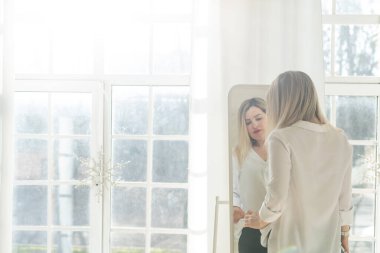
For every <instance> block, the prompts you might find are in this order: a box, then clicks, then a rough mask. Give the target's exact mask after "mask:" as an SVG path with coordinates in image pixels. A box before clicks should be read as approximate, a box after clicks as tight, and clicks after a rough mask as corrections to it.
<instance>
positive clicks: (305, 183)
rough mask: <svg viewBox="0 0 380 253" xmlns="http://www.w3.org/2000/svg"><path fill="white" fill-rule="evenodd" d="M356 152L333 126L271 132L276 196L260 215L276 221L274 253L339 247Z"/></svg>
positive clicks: (302, 123) (272, 241)
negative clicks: (352, 164) (353, 157)
mask: <svg viewBox="0 0 380 253" xmlns="http://www.w3.org/2000/svg"><path fill="white" fill-rule="evenodd" d="M351 153H352V149H351V146H350V145H349V143H348V141H347V138H346V137H345V136H344V134H343V133H342V132H341V131H339V130H337V129H335V128H334V127H332V126H331V125H329V124H324V125H319V124H315V123H311V122H307V121H299V122H297V123H295V124H293V125H292V126H290V127H286V128H283V129H279V130H276V131H274V132H273V133H272V135H271V136H270V138H269V167H270V170H271V171H272V172H273V173H276V178H277V179H275V180H273V178H271V175H270V176H269V177H270V178H269V180H270V183H269V191H270V192H269V194H270V195H271V199H270V201H269V202H266V206H265V208H264V211H263V210H262V213H261V215H262V217H263V219H264V220H265V219H267V220H268V221H270V220H271V219H273V221H275V222H273V224H272V232H271V234H270V237H269V247H268V250H269V252H279V251H280V250H283V249H284V248H291V247H293V248H296V249H298V252H302V253H303V252H306V253H320V252H324V253H329V252H331V253H333V252H334V253H335V252H338V251H339V248H340V245H339V241H340V227H341V220H340V219H342V218H343V219H349V218H348V217H345V216H349V213H350V212H349V210H350V208H351V203H350V201H349V199H350V196H351V190H350V189H349V188H350V184H351V159H352V158H351ZM347 189H349V190H348V191H347ZM265 210H267V212H265Z"/></svg>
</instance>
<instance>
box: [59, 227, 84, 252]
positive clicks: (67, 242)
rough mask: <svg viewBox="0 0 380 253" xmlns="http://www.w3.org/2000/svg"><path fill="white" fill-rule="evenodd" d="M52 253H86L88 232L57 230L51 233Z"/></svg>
mask: <svg viewBox="0 0 380 253" xmlns="http://www.w3.org/2000/svg"><path fill="white" fill-rule="evenodd" d="M53 238H54V239H53V240H54V241H53V253H63V252H75V253H88V252H90V250H89V244H88V242H89V236H88V232H79V231H75V232H73V231H58V232H55V233H53Z"/></svg>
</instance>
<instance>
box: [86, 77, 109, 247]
mask: <svg viewBox="0 0 380 253" xmlns="http://www.w3.org/2000/svg"><path fill="white" fill-rule="evenodd" d="M103 89H104V86H103V83H101V82H98V84H97V87H94V89H93V90H92V114H91V117H92V122H91V157H94V158H96V159H97V158H98V155H99V152H100V150H101V147H102V146H103V132H104V126H103V124H104V123H103V122H104V121H103V119H104V118H103V116H104V115H103V112H104V107H105V105H104V100H103V99H104V90H103ZM103 152H105V151H104V149H103ZM105 159H107V156H105ZM106 161H107V160H106ZM98 187H102V186H98ZM105 190H106V187H104V186H103V196H105V195H106V194H107V192H106V191H105ZM96 191H97V189H95V188H94V187H91V188H90V193H91V194H90V210H89V215H90V219H89V220H90V226H91V232H90V241H89V249H90V252H94V253H102V252H103V251H102V243H103V240H102V239H103V238H102V235H103V230H102V227H103V218H104V216H103V200H102V199H100V200H99V199H98V196H96Z"/></svg>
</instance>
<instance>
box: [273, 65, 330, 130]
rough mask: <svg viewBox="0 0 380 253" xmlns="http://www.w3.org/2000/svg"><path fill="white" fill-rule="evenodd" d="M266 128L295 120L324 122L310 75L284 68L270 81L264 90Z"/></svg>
mask: <svg viewBox="0 0 380 253" xmlns="http://www.w3.org/2000/svg"><path fill="white" fill-rule="evenodd" d="M267 104H268V111H267V117H268V131H267V133H268V134H269V133H270V132H271V130H274V129H279V128H284V127H288V126H291V125H292V124H294V123H296V122H297V121H300V120H304V121H312V120H313V119H317V120H318V122H319V123H320V124H324V123H327V120H326V118H325V116H324V115H323V113H322V111H321V108H320V105H319V102H318V95H317V91H316V89H315V87H314V84H313V81H312V80H311V78H310V77H309V76H308V75H307V74H305V73H303V72H301V71H287V72H284V73H282V74H280V75H279V76H278V77H277V78H276V79H275V80H274V81H273V83H272V85H271V87H270V89H269V92H268V94H267Z"/></svg>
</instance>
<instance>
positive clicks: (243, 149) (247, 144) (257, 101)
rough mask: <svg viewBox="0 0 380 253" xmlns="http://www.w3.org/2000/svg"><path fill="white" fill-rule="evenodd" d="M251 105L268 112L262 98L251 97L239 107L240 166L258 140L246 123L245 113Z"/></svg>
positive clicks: (238, 154)
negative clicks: (248, 129) (254, 137)
mask: <svg viewBox="0 0 380 253" xmlns="http://www.w3.org/2000/svg"><path fill="white" fill-rule="evenodd" d="M251 107H257V108H259V109H260V110H262V111H263V112H264V113H266V109H267V105H266V103H265V101H264V99H262V98H251V99H247V100H245V101H244V102H243V103H242V104H241V105H240V108H239V113H238V138H239V143H238V144H237V146H236V147H235V154H236V157H237V159H238V162H239V166H241V165H242V163H243V161H244V160H245V158H246V157H247V155H248V153H249V151H250V150H251V149H252V147H253V146H255V145H257V142H256V140H254V139H252V138H251V136H250V135H249V133H248V131H247V126H246V123H245V115H246V113H247V111H248V110H249V109H250V108H251Z"/></svg>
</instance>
